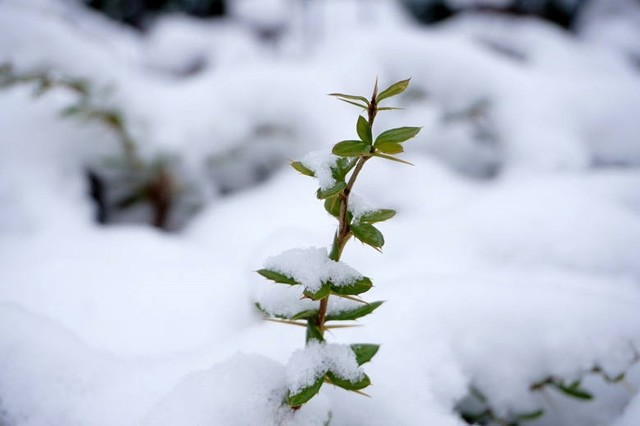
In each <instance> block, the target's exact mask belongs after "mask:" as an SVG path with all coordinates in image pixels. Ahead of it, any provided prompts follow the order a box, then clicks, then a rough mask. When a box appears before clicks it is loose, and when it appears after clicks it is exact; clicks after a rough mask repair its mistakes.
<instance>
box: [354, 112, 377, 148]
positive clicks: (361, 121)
mask: <svg viewBox="0 0 640 426" xmlns="http://www.w3.org/2000/svg"><path fill="white" fill-rule="evenodd" d="M356 131H357V132H358V136H359V137H360V139H361V140H362V141H363V142H366V143H367V145H371V142H372V140H373V135H372V134H371V125H370V124H369V122H368V121H367V119H366V118H364V117H363V116H361V115H359V116H358V123H357V124H356Z"/></svg>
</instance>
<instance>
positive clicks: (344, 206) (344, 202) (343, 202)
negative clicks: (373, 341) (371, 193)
mask: <svg viewBox="0 0 640 426" xmlns="http://www.w3.org/2000/svg"><path fill="white" fill-rule="evenodd" d="M377 96H378V80H377V79H376V84H375V86H374V88H373V94H372V95H371V101H370V102H369V108H368V110H367V115H368V117H369V126H371V127H373V121H374V120H375V118H376V114H377V112H378V107H377V102H376V98H377ZM371 152H372V153H373V147H372V148H371ZM370 158H371V155H362V156H360V157H358V161H357V163H356V166H355V168H354V169H353V173H351V177H350V178H349V182H347V186H346V188H344V189H343V190H342V192H341V193H340V195H339V199H340V216H339V218H338V230H337V231H336V235H335V237H334V238H333V245H332V247H331V253H330V254H329V258H330V259H331V260H334V261H336V262H337V261H339V260H340V257H341V256H342V250H344V246H345V245H346V244H347V241H349V238H350V237H351V228H350V223H349V195H351V190H352V189H353V185H355V183H356V179H357V178H358V175H359V174H360V171H361V170H362V167H363V166H364V163H366V162H367V161H368V160H369V159H370ZM329 297H330V295H329V296H327V297H325V298H323V299H321V300H320V307H319V308H318V316H317V317H316V322H317V325H318V329H319V330H320V333H322V334H323V335H324V323H325V318H326V316H327V306H328V304H329Z"/></svg>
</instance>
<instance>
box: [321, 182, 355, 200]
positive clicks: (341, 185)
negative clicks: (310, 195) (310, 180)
mask: <svg viewBox="0 0 640 426" xmlns="http://www.w3.org/2000/svg"><path fill="white" fill-rule="evenodd" d="M346 187H347V183H346V182H344V181H340V182H336V184H335V185H333V186H332V187H331V188H327V189H324V190H322V189H318V191H317V192H316V197H318V198H319V199H321V200H324V199H325V198H329V197H331V196H332V195H336V194H337V193H339V192H340V191H342V190H343V189H345V188H346Z"/></svg>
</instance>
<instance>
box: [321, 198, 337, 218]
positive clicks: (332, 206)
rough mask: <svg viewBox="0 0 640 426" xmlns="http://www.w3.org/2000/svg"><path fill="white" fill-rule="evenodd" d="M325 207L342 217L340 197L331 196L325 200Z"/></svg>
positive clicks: (328, 211) (330, 212)
mask: <svg viewBox="0 0 640 426" xmlns="http://www.w3.org/2000/svg"><path fill="white" fill-rule="evenodd" d="M324 209H325V210H326V211H327V213H329V214H330V215H331V216H333V217H336V218H337V217H340V197H339V196H338V195H334V196H331V197H329V198H326V199H325V200H324Z"/></svg>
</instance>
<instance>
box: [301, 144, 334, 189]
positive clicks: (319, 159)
mask: <svg viewBox="0 0 640 426" xmlns="http://www.w3.org/2000/svg"><path fill="white" fill-rule="evenodd" d="M336 161H338V157H337V156H335V155H333V154H330V153H326V152H323V151H314V152H310V153H308V154H306V155H305V156H304V157H302V159H301V160H300V163H302V165H303V166H305V167H306V168H308V169H309V170H311V171H312V172H313V174H314V177H315V178H316V179H318V185H319V186H320V189H322V190H327V189H329V188H332V187H333V186H334V185H335V184H336V180H335V179H334V178H333V172H332V170H331V169H332V168H333V167H335V165H336Z"/></svg>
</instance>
